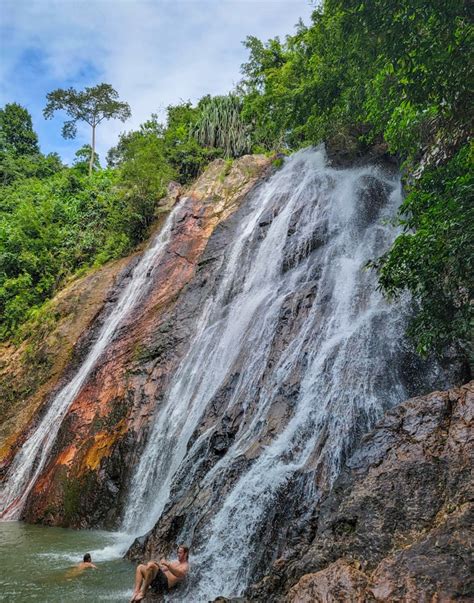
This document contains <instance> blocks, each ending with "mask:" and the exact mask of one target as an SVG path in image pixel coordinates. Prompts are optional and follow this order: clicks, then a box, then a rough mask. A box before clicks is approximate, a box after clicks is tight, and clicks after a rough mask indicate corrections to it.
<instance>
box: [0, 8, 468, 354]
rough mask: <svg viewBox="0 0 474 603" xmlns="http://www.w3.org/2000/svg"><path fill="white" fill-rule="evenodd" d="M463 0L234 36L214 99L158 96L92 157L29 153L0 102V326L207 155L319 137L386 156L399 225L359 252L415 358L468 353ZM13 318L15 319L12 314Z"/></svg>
mask: <svg viewBox="0 0 474 603" xmlns="http://www.w3.org/2000/svg"><path fill="white" fill-rule="evenodd" d="M471 11H472V9H471V7H470V4H469V3H468V2H467V1H462V0H449V1H446V0H445V1H442V0H394V1H393V2H388V3H387V2H382V1H381V0H364V1H361V0H325V2H324V3H323V4H322V6H321V7H319V8H316V9H315V10H314V12H313V15H312V20H311V23H310V24H309V25H304V24H303V23H300V24H298V26H297V28H296V32H295V33H294V35H289V36H287V37H286V39H285V40H284V41H282V40H280V39H278V38H275V39H272V40H268V41H261V40H259V39H257V38H255V37H249V38H248V39H247V40H246V41H245V45H246V47H247V49H248V51H249V58H248V60H247V62H246V63H245V64H244V65H243V66H242V76H243V77H242V81H241V82H240V84H239V86H238V87H237V89H236V90H234V91H233V92H232V93H231V94H229V95H228V96H224V97H209V96H207V97H205V98H203V99H201V101H200V102H199V103H198V104H197V105H196V106H192V105H191V103H182V104H180V105H177V106H172V107H169V108H168V116H167V122H166V124H165V125H163V124H161V123H159V122H158V120H157V118H156V116H151V118H150V119H149V121H147V122H146V123H144V124H143V125H142V126H141V127H140V129H139V130H137V131H133V132H128V133H125V134H123V135H122V136H121V137H120V140H119V142H118V144H117V146H116V147H115V148H113V149H111V150H110V152H109V154H108V157H107V164H108V167H107V168H105V167H101V166H100V164H99V161H98V158H97V157H95V159H94V167H95V169H94V170H93V172H92V174H91V175H90V176H89V175H88V170H87V166H88V162H89V157H90V148H87V147H83V148H82V149H79V151H78V152H77V155H76V161H75V163H74V165H72V166H70V167H66V166H64V165H62V163H61V161H60V159H59V157H58V156H57V155H54V154H51V155H47V156H45V155H43V154H42V153H41V152H40V148H39V144H38V140H37V136H36V134H35V132H34V130H33V127H32V123H31V117H30V116H29V114H28V112H27V111H26V110H25V109H24V108H23V107H20V106H19V105H17V104H15V103H11V104H9V105H6V106H5V107H4V109H3V110H1V111H0V186H1V199H0V244H1V254H0V314H1V316H2V319H1V324H0V337H1V338H4V339H5V338H11V337H15V338H21V336H22V334H24V332H25V327H24V325H25V322H27V321H28V319H29V318H30V317H31V316H34V314H35V312H36V311H37V309H38V308H40V307H41V305H42V304H43V303H44V302H45V301H46V300H47V299H48V298H50V297H51V296H52V295H53V294H54V292H55V291H56V290H57V289H58V288H59V287H61V285H62V284H64V282H65V281H66V279H68V278H70V277H71V276H73V275H76V274H78V273H82V272H84V271H86V270H88V269H90V268H91V267H94V266H99V265H101V264H102V263H104V262H106V261H107V260H109V259H112V258H116V257H119V256H121V255H123V254H126V253H127V252H129V251H130V250H131V249H133V247H134V246H136V245H137V244H138V243H140V241H142V240H143V239H144V237H145V236H146V235H147V232H148V231H149V227H150V225H151V223H152V221H153V218H154V214H155V210H156V207H157V203H158V200H159V199H160V197H162V196H163V194H164V193H165V190H166V186H167V184H168V183H169V181H170V180H178V181H179V182H181V183H182V184H185V183H188V182H190V181H191V180H192V179H193V178H195V177H196V176H197V175H198V174H199V173H200V172H201V171H202V170H203V168H204V167H205V166H206V165H207V163H208V162H209V161H210V160H212V159H214V158H216V157H227V158H232V157H237V156H239V155H242V154H244V153H247V152H273V151H280V152H285V153H286V152H290V151H292V150H296V149H298V148H301V147H304V146H308V145H315V144H319V143H321V142H323V141H324V142H326V143H327V145H328V147H329V148H336V149H337V148H339V149H345V150H346V151H348V152H350V153H351V154H352V155H353V156H354V157H357V156H363V155H364V154H365V153H366V152H367V151H368V150H369V149H370V148H374V146H376V147H377V148H378V149H379V151H380V150H382V151H383V152H386V153H388V154H390V155H392V156H394V157H396V158H397V159H398V161H399V163H400V166H401V169H402V174H403V177H404V183H405V187H406V192H407V196H406V199H405V201H404V204H403V206H402V208H401V213H400V215H399V216H398V218H397V219H398V222H399V223H400V225H401V226H402V229H403V232H402V234H401V235H400V236H399V237H398V238H397V239H396V241H395V243H394V245H393V246H392V248H391V249H390V250H389V251H388V252H387V253H386V254H385V255H384V256H383V257H382V258H374V261H373V263H372V264H371V267H372V269H376V270H377V271H378V274H379V282H380V286H381V288H382V289H383V290H384V291H385V292H386V294H387V295H388V296H389V297H396V296H398V295H400V294H402V293H403V292H405V291H409V292H411V294H412V296H413V299H414V304H415V306H416V307H415V310H414V320H413V322H412V324H411V326H410V332H411V334H412V335H413V337H414V338H415V341H416V344H417V347H418V350H419V352H420V353H422V354H426V353H428V352H430V351H432V350H437V351H442V350H443V349H445V348H446V346H448V345H449V346H455V347H456V348H457V349H458V351H460V353H461V354H464V355H466V356H467V355H468V354H469V351H470V344H469V340H470V320H472V297H473V295H472V293H473V291H472V289H473V285H472V274H473V263H474V260H473V257H474V254H473V238H474V232H473V230H474V227H473V224H474V217H473V206H474V204H473V203H472V189H473V182H472V176H471V175H470V174H471V170H470V168H471V166H472V156H473V152H472V143H471V142H470V130H471V127H472V110H471V109H470V106H471V105H470V102H469V101H470V95H471V91H472V90H471V89H472V69H471V64H472V47H473V27H472V12H471ZM22 325H23V326H22Z"/></svg>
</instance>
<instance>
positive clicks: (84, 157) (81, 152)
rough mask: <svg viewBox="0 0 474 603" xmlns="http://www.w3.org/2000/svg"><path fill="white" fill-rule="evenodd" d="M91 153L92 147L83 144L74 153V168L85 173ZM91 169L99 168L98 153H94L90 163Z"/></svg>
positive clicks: (87, 169)
mask: <svg viewBox="0 0 474 603" xmlns="http://www.w3.org/2000/svg"><path fill="white" fill-rule="evenodd" d="M91 153H92V147H91V145H90V144H85V145H83V146H82V147H81V148H80V149H78V150H77V151H76V152H75V154H74V157H75V159H74V162H73V166H74V168H75V169H76V170H79V171H80V172H81V173H83V174H86V173H87V172H88V171H89V161H90V157H91ZM92 169H93V170H100V159H99V155H98V153H94V162H93V164H92Z"/></svg>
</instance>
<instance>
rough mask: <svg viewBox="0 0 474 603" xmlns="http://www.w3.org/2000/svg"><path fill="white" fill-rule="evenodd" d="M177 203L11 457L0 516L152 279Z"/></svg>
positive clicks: (17, 501) (43, 457) (14, 512)
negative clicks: (74, 366)
mask: <svg viewBox="0 0 474 603" xmlns="http://www.w3.org/2000/svg"><path fill="white" fill-rule="evenodd" d="M176 210H177V206H176V207H175V208H174V210H173V211H172V212H171V213H170V214H169V216H168V218H167V221H166V223H165V225H164V226H163V228H162V230H161V231H160V233H159V234H158V235H157V236H156V238H155V239H154V240H153V241H152V243H151V245H150V246H149V247H148V249H147V250H146V251H145V253H144V254H143V256H142V258H141V259H140V261H139V263H138V264H137V265H136V267H135V269H134V270H133V273H132V275H131V278H130V281H129V282H128V284H127V285H126V287H125V288H124V289H123V291H122V292H121V294H120V297H119V299H118V300H117V302H116V304H115V306H114V308H113V310H112V311H111V313H110V314H109V316H108V317H107V318H106V320H105V321H104V324H103V325H102V327H101V329H100V332H99V334H98V337H97V339H96V341H95V342H94V344H93V345H92V347H91V349H90V350H89V352H88V354H87V356H86V358H85V360H84V362H83V363H82V364H81V366H80V367H79V369H78V370H77V372H76V374H75V375H74V376H73V377H72V379H71V380H70V381H68V383H66V385H65V386H64V387H63V388H62V389H61V390H60V391H59V392H58V393H57V394H56V395H55V396H54V398H53V399H52V400H51V402H50V403H49V405H48V408H47V411H46V412H45V414H44V416H43V417H42V418H41V419H40V421H39V423H38V425H37V426H36V427H35V429H34V430H33V431H32V433H30V434H29V437H28V439H27V440H26V442H25V443H24V444H23V446H22V447H21V449H20V450H19V451H18V453H17V454H16V456H15V458H14V459H13V461H12V463H11V465H10V467H9V470H8V473H7V475H6V477H5V480H4V483H3V484H2V492H1V495H0V517H1V518H2V519H17V518H18V517H19V516H20V513H21V511H22V509H23V507H24V504H25V502H26V499H27V497H28V494H29V493H30V491H31V489H32V488H33V486H34V485H35V482H36V480H37V479H38V477H39V475H40V474H41V471H42V470H43V468H44V466H45V464H46V461H47V460H48V455H49V453H50V451H51V448H52V446H53V444H54V441H55V439H56V436H57V434H58V431H59V429H60V427H61V423H62V420H63V418H64V417H65V415H66V413H67V411H68V409H69V408H70V406H71V404H72V403H73V401H74V399H75V397H76V396H77V394H78V393H79V391H80V389H81V387H82V386H83V385H84V383H85V381H86V379H87V378H88V376H89V375H90V373H91V371H92V369H93V368H94V366H95V365H96V363H97V361H98V359H99V358H100V356H101V355H102V354H103V352H104V351H105V350H106V349H107V346H108V345H109V344H110V343H111V341H112V340H113V339H114V337H115V335H116V334H117V330H118V328H119V327H120V325H121V323H122V322H123V320H124V319H125V317H126V316H127V315H128V314H129V312H130V311H131V310H132V309H133V308H134V307H135V306H136V305H137V303H138V302H139V301H140V300H141V299H142V298H143V295H144V293H145V292H146V291H147V289H148V283H150V282H151V281H152V279H151V278H149V277H150V276H151V271H152V270H153V267H154V266H156V265H157V264H158V263H159V259H160V256H161V255H162V253H163V251H164V250H165V248H166V244H167V242H168V240H169V238H170V233H171V228H172V224H173V219H174V216H175V213H176Z"/></svg>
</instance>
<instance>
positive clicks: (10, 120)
mask: <svg viewBox="0 0 474 603" xmlns="http://www.w3.org/2000/svg"><path fill="white" fill-rule="evenodd" d="M5 152H8V153H10V154H11V155H15V156H17V157H18V156H22V155H34V154H37V153H39V146H38V136H37V135H36V132H35V131H34V130H33V122H32V120H31V115H30V114H29V113H28V111H27V110H26V109H25V108H24V107H22V106H21V105H19V104H18V103H8V104H6V105H5V107H4V108H3V109H0V153H5Z"/></svg>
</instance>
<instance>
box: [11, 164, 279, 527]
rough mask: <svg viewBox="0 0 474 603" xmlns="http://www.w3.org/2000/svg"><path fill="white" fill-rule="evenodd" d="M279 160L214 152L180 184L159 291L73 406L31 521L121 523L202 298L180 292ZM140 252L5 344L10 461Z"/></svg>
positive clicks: (72, 289) (88, 281)
mask: <svg viewBox="0 0 474 603" xmlns="http://www.w3.org/2000/svg"><path fill="white" fill-rule="evenodd" d="M270 165H271V161H270V160H269V159H267V158H265V157H263V156H251V157H250V156H247V157H243V158H241V159H240V160H238V161H236V162H234V164H233V165H232V166H229V165H228V164H227V163H225V162H224V161H216V162H214V163H213V164H211V166H210V167H209V168H208V170H207V171H206V172H205V174H203V176H202V177H201V178H200V179H199V180H198V181H197V182H196V183H195V184H194V185H193V187H192V189H190V190H188V191H184V192H183V194H182V198H181V200H180V201H179V202H180V203H181V204H182V205H181V207H180V209H179V215H178V216H177V217H176V220H175V224H174V227H173V231H172V234H171V244H170V245H169V246H168V249H167V252H166V256H165V258H164V259H163V261H162V262H161V263H160V266H159V267H158V268H157V269H156V270H155V271H154V272H153V276H152V278H153V283H151V287H150V294H149V295H147V297H146V298H145V299H144V301H143V302H142V303H141V304H140V305H139V307H137V308H136V309H135V311H134V312H132V314H131V315H129V316H127V319H126V321H125V323H124V324H123V325H121V331H120V334H119V335H118V336H117V337H116V338H115V340H114V342H113V343H112V344H111V345H110V346H109V347H108V349H107V351H106V353H105V354H104V355H103V357H101V359H100V361H99V362H98V364H97V365H96V367H95V368H94V370H93V373H92V375H91V376H90V377H89V379H88V380H87V382H86V384H85V385H84V386H83V387H82V389H81V391H80V393H79V395H78V396H77V397H76V399H75V400H74V403H73V404H72V406H71V408H70V409H69V411H68V413H67V416H66V418H65V419H64V421H63V424H62V426H61V429H60V432H59V434H58V437H57V439H56V442H55V445H54V449H53V451H52V454H51V457H50V459H49V461H48V464H47V466H46V467H45V469H44V470H43V472H42V474H41V476H40V478H39V479H38V480H37V482H36V485H35V487H34V489H33V491H32V492H31V494H30V496H29V499H28V502H27V505H26V507H25V509H24V512H23V517H24V518H25V519H26V520H27V521H32V522H43V523H48V524H53V525H70V526H76V527H79V526H80V527H86V526H98V525H100V526H106V527H112V526H114V525H116V520H117V517H118V516H119V515H120V512H121V500H122V496H123V493H124V491H125V490H126V487H127V484H128V478H129V474H128V468H129V467H131V466H133V464H134V463H136V460H137V458H138V457H139V454H140V451H141V448H142V445H143V442H144V440H145V439H146V434H147V425H148V422H149V420H150V417H151V416H152V414H153V411H154V407H155V405H156V403H157V400H158V403H159V400H160V395H161V394H160V392H161V391H162V389H163V388H164V387H165V385H166V383H167V382H168V380H169V378H170V375H171V374H172V372H173V370H174V368H175V366H176V363H177V362H178V361H179V359H180V357H181V356H182V354H183V352H184V350H185V349H186V342H187V340H188V339H189V336H190V334H191V333H192V332H193V329H194V327H195V325H194V324H193V321H194V317H195V314H196V312H197V311H199V304H200V303H202V299H200V296H199V295H196V296H194V298H193V299H191V300H190V301H189V303H188V304H187V305H186V307H182V305H181V306H180V309H179V311H176V307H177V300H178V299H179V298H180V295H181V294H182V292H183V291H184V290H185V289H186V287H187V285H188V283H189V282H190V281H191V280H192V278H193V276H194V274H195V271H196V268H197V266H198V265H199V264H200V263H201V262H202V261H204V262H208V261H212V258H207V259H205V260H202V254H203V252H204V250H205V248H206V245H207V241H208V239H209V237H210V236H211V234H212V233H213V232H214V230H215V229H216V227H217V226H218V225H219V223H221V222H223V221H225V220H226V219H227V218H229V216H230V215H232V213H233V212H234V211H235V210H236V209H237V208H238V206H239V204H240V202H241V201H242V199H243V198H244V197H245V195H246V194H247V193H248V192H249V191H250V190H251V188H252V187H253V186H255V184H256V182H257V181H258V180H259V178H261V177H262V175H263V174H264V172H265V171H266V170H268V169H269V167H270ZM171 196H172V197H176V192H175V191H171ZM173 200H174V199H173ZM162 223H163V220H161V221H158V224H157V230H159V229H160V228H161V225H162ZM138 259H139V254H135V255H134V256H132V257H129V258H125V259H123V260H121V261H119V262H115V263H113V264H110V265H108V266H106V267H104V268H103V269H101V270H99V271H97V272H95V273H94V274H92V275H90V276H88V277H86V278H83V279H80V280H78V281H76V282H74V283H73V284H72V285H70V286H69V287H67V288H66V289H65V290H63V291H62V292H61V293H60V294H59V295H58V297H57V298H55V299H54V300H53V301H52V302H51V304H50V312H49V313H48V314H47V317H48V318H49V321H46V322H45V324H44V325H43V326H41V325H40V326H39V327H37V330H36V332H35V333H34V336H33V338H32V339H31V340H30V341H27V342H26V343H25V344H23V345H22V346H21V347H20V348H18V349H17V348H14V347H13V346H10V347H7V348H3V350H2V357H1V359H2V365H1V366H2V369H1V370H2V374H1V379H2V381H1V384H2V386H3V389H4V391H5V392H7V393H8V397H9V398H11V400H12V404H8V403H7V404H5V405H4V406H3V407H2V409H1V411H2V415H3V417H2V418H3V424H2V442H3V446H2V449H1V453H2V457H1V458H2V470H3V471H6V470H7V469H8V465H9V461H10V459H11V458H12V455H13V454H14V453H15V451H16V450H17V449H18V447H19V446H20V445H21V444H22V442H23V441H24V440H25V438H26V437H27V436H28V433H29V431H30V429H31V428H33V427H34V425H35V422H36V421H37V420H38V418H39V417H41V414H42V412H44V408H46V406H47V403H48V400H49V399H50V398H51V397H52V396H53V395H54V393H55V392H56V391H58V390H59V389H60V387H61V386H62V385H63V384H64V383H65V382H66V381H67V380H68V378H70V377H71V375H72V374H74V371H75V370H76V369H77V367H78V366H79V365H80V363H81V360H82V359H83V358H84V356H85V354H86V353H87V351H88V349H89V348H90V346H91V344H92V343H93V342H94V338H95V337H96V336H97V333H98V330H99V329H100V326H101V325H102V324H103V322H104V320H105V318H106V317H107V315H108V314H109V312H110V311H111V309H112V307H113V304H114V302H116V300H117V296H118V293H119V292H120V290H121V288H123V286H124V284H125V283H126V282H127V279H129V278H130V274H131V271H132V269H133V267H134V266H135V265H136V263H137V261H138ZM58 350H60V353H58ZM30 358H33V361H34V362H31V360H29V359H30ZM39 366H40V367H41V368H42V371H39V370H38V367H39Z"/></svg>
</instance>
